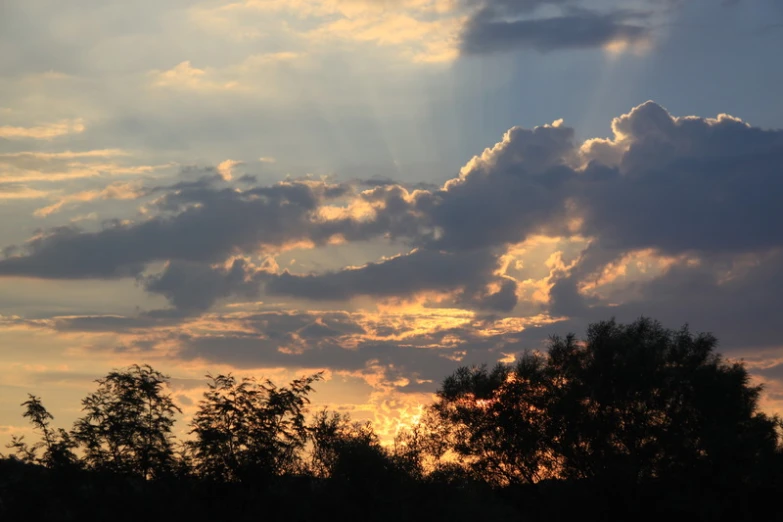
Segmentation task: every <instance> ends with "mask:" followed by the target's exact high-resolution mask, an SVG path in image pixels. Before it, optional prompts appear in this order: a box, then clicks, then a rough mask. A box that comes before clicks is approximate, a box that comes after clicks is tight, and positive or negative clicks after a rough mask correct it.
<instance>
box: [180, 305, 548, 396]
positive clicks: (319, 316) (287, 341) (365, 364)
mask: <svg viewBox="0 0 783 522" xmlns="http://www.w3.org/2000/svg"><path fill="white" fill-rule="evenodd" d="M241 324H242V327H243V328H242V331H241V332H240V331H227V332H224V331H222V332H221V333H220V335H219V336H211V335H208V334H207V335H186V336H182V337H180V338H179V342H180V344H181V346H182V349H181V351H180V352H179V354H178V357H181V358H183V359H186V360H188V359H192V358H200V359H204V360H206V361H213V362H220V363H228V364H232V365H234V366H236V367H239V368H262V367H269V366H286V367H289V368H317V367H325V368H330V369H332V370H337V371H350V372H361V371H365V370H368V371H369V370H370V369H375V368H380V369H381V371H383V372H384V374H385V378H384V380H385V381H386V382H387V383H390V382H393V381H396V380H397V379H398V378H399V377H405V378H407V379H409V381H411V382H410V384H408V385H407V386H402V387H400V388H399V389H400V390H401V391H405V392H416V391H434V390H435V388H436V387H437V385H438V384H439V383H440V380H441V379H442V378H443V377H445V376H446V375H448V374H449V373H451V371H453V370H454V369H456V368H457V366H459V365H460V364H480V363H482V362H487V361H492V360H497V359H499V358H500V357H502V353H519V352H521V351H523V350H524V349H525V348H526V346H524V345H523V344H522V343H521V342H520V338H519V334H518V333H517V332H511V333H500V334H492V335H486V334H482V333H480V332H479V331H478V330H477V328H478V327H479V326H481V324H480V323H479V324H475V325H471V326H466V327H458V328H448V329H443V330H439V331H435V332H431V333H421V332H414V331H412V330H410V329H409V328H407V327H405V326H401V325H399V324H393V323H389V324H388V325H387V328H386V332H385V333H383V334H381V333H380V332H379V329H378V328H377V327H378V326H379V325H374V330H373V333H374V335H373V336H368V335H364V334H365V333H366V332H365V330H364V328H363V327H362V326H361V325H360V324H359V322H358V317H357V316H353V315H351V314H346V313H342V312H334V313H329V312H327V313H316V312H313V313H278V312H269V313H262V314H256V315H253V316H250V317H247V318H245V319H244V320H242V321H241ZM488 326H491V324H488ZM314 329H317V330H319V334H318V335H315V336H308V335H307V333H308V332H312V330H314ZM384 337H389V339H384ZM395 337H396V338H399V337H404V341H399V340H394V338H395ZM447 338H448V339H451V340H453V339H459V340H460V342H459V343H458V344H456V345H455V344H454V343H453V342H451V343H449V344H448V345H446V343H445V340H446V339H447ZM437 345H440V346H442V347H441V348H433V347H432V346H437ZM346 346H350V348H347V347H346ZM531 347H536V346H531ZM292 348H293V349H292ZM417 380H425V381H426V380H431V381H432V382H431V383H423V384H419V383H417V382H416V381H417Z"/></svg>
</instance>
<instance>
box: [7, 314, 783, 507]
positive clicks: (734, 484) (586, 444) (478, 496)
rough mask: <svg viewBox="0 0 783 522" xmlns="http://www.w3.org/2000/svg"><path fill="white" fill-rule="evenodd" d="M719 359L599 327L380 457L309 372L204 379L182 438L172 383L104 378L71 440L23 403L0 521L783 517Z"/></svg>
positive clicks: (476, 392) (460, 373) (477, 370)
mask: <svg viewBox="0 0 783 522" xmlns="http://www.w3.org/2000/svg"><path fill="white" fill-rule="evenodd" d="M716 345H717V340H716V339H715V338H714V337H713V336H711V335H709V334H698V335H694V334H692V333H691V332H690V331H689V330H688V328H687V327H683V328H681V329H679V330H670V329H666V328H664V327H663V326H662V325H661V324H660V323H658V322H656V321H653V320H650V319H647V318H642V319H639V320H637V321H636V322H633V323H631V324H618V323H616V322H615V321H614V320H611V321H604V322H599V323H595V324H592V325H590V326H589V328H588V330H587V335H586V337H585V338H584V339H583V340H578V339H577V338H576V336H574V335H573V334H569V335H567V336H565V337H557V336H555V337H552V338H551V339H550V341H549V346H548V350H547V352H546V353H539V352H528V353H526V354H525V355H523V356H522V357H521V358H520V359H519V360H517V361H516V362H515V363H512V364H497V365H495V366H493V367H488V366H481V367H462V368H459V369H458V370H457V371H456V372H454V373H453V374H452V375H450V376H448V377H447V378H445V379H444V380H443V381H442V383H441V385H440V387H439V389H438V391H437V394H436V397H437V398H436V400H435V402H434V403H433V404H432V405H430V406H428V407H427V409H426V410H425V415H423V417H422V419H421V421H420V422H419V423H417V424H416V425H414V426H411V427H409V428H407V429H405V430H402V431H401V432H400V433H399V434H398V435H397V436H396V438H395V440H394V442H393V444H391V445H383V444H381V441H380V439H379V437H378V435H377V434H376V433H375V431H374V429H373V426H372V424H371V423H364V424H362V423H357V422H353V421H352V420H351V419H350V417H349V416H348V415H345V414H340V413H337V412H330V411H326V410H323V411H319V412H315V413H313V412H310V411H309V404H310V395H311V393H312V392H313V391H314V386H315V385H316V383H317V382H318V381H320V380H322V374H321V373H316V374H313V375H309V376H305V377H302V378H300V379H296V380H293V381H292V382H290V383H288V384H287V385H285V386H277V385H276V384H274V383H273V382H272V381H270V380H260V381H259V380H255V379H251V378H242V379H238V378H236V377H234V376H233V375H231V374H228V375H223V374H221V375H217V376H211V375H208V376H207V378H208V379H209V382H208V388H207V390H206V392H205V393H204V394H203V397H202V399H201V402H200V403H199V404H198V408H197V410H196V413H195V414H194V415H193V417H192V420H191V422H190V424H189V435H190V436H189V437H188V438H187V440H183V441H178V440H176V439H175V437H174V436H173V428H174V425H175V417H176V414H177V413H181V411H180V409H179V408H178V407H177V406H176V404H175V403H174V401H173V399H172V397H171V394H170V393H169V391H168V382H169V377H168V376H166V375H164V374H162V373H160V372H158V371H157V370H155V369H153V368H152V367H150V366H149V365H133V366H131V367H129V368H125V369H122V370H115V371H112V372H110V373H109V374H108V375H107V376H106V377H104V378H102V379H99V380H98V381H97V390H96V391H95V392H93V393H91V394H89V395H88V396H87V397H85V398H84V399H83V400H82V415H81V417H80V418H78V419H77V421H76V422H75V423H74V425H73V427H72V428H71V429H70V430H65V429H62V428H55V427H54V426H53V420H54V419H53V416H52V415H51V414H50V413H49V412H48V411H47V410H46V408H45V407H44V405H43V403H42V401H41V399H40V398H39V397H37V396H35V395H29V398H28V400H27V401H25V402H24V403H23V404H22V407H23V415H24V417H25V418H27V419H28V420H29V422H30V423H31V424H32V426H33V428H34V429H35V431H36V432H37V434H38V435H40V440H38V441H36V442H34V443H29V442H28V441H26V440H25V439H24V437H14V438H13V440H12V442H11V443H10V444H9V448H10V449H11V450H12V453H11V454H10V455H9V456H7V457H4V459H3V460H2V461H0V517H1V516H3V515H5V516H26V517H27V518H28V519H30V518H31V514H33V513H37V517H38V519H40V520H71V519H73V520H90V519H94V520H103V519H106V517H109V518H114V519H115V520H125V519H127V520H130V519H132V518H135V517H138V516H140V515H141V514H142V513H153V515H154V516H153V518H154V519H163V518H168V519H173V520H179V519H180V518H182V519H186V518H188V519H191V520H212V519H214V518H228V517H231V518H233V519H235V520H246V519H247V520H250V519H253V520H256V519H257V518H259V517H260V516H263V517H266V518H268V519H273V520H276V519H286V520H315V519H322V518H324V517H326V518H327V519H330V518H331V517H332V516H339V517H342V518H346V519H350V520H352V519H354V518H361V519H363V520H391V519H399V518H401V517H402V518H406V519H411V520H446V519H448V520H468V519H470V520H474V519H475V518H476V517H479V518H482V519H493V520H494V519H496V518H501V517H502V518H508V517H511V518H514V519H518V520H539V519H548V520H552V519H555V520H558V519H561V518H562V519H565V518H566V517H571V516H573V515H574V514H578V515H579V517H580V518H582V519H586V520H611V519H613V517H615V518H616V517H621V518H622V517H625V516H628V514H629V513H634V514H635V516H636V517H637V518H639V516H643V513H644V512H652V511H654V512H655V513H656V517H659V516H660V515H661V514H664V513H671V514H678V515H679V514H683V513H686V514H689V515H690V516H695V517H696V518H703V519H711V520H719V519H726V520H728V519H729V518H731V519H732V520H735V519H737V518H740V519H744V518H751V519H753V518H756V515H757V514H758V513H761V512H762V511H760V510H762V509H773V510H775V512H776V513H777V515H776V516H777V517H778V518H783V511H782V510H780V509H779V508H777V507H776V506H775V503H774V498H775V495H777V494H780V493H781V492H783V468H782V467H781V465H783V448H782V444H781V443H782V441H783V437H781V428H782V427H783V424H781V420H780V419H779V418H778V417H775V416H771V415H768V414H766V413H764V412H762V411H761V410H760V408H759V399H760V395H761V393H762V387H761V386H758V385H752V384H751V380H750V376H749V374H748V372H747V370H746V368H745V367H744V366H743V365H742V364H741V363H739V362H729V361H726V360H725V359H724V358H723V357H722V356H721V355H720V354H718V353H716V351H715V348H716ZM119 506H124V507H123V508H122V509H120V508H119ZM32 518H34V519H35V518H36V516H33V517H32ZM10 519H11V518H9V520H10Z"/></svg>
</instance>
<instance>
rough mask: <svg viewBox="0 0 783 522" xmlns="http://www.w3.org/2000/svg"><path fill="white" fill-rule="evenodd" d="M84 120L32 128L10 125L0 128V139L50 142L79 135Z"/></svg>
mask: <svg viewBox="0 0 783 522" xmlns="http://www.w3.org/2000/svg"><path fill="white" fill-rule="evenodd" d="M85 128H86V127H85V126H84V120H82V119H81V118H79V119H73V120H61V121H58V122H56V123H48V124H45V125H38V126H34V127H14V126H11V125H2V126H0V138H6V139H25V138H27V139H36V140H51V139H53V138H57V137H59V136H64V135H66V134H79V133H81V132H84V129H85Z"/></svg>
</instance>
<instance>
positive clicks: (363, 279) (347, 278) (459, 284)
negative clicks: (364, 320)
mask: <svg viewBox="0 0 783 522" xmlns="http://www.w3.org/2000/svg"><path fill="white" fill-rule="evenodd" d="M496 268H497V257H496V256H495V255H493V254H492V253H491V252H489V251H480V250H478V251H472V252H468V253H449V252H442V251H433V250H415V251H413V252H411V253H409V254H405V255H400V256H396V257H393V258H391V259H388V260H385V261H381V262H378V263H369V264H367V265H364V266H361V267H358V268H350V269H344V270H340V271H338V272H331V273H323V274H314V275H313V274H311V275H292V274H290V273H289V272H288V271H284V272H283V273H281V274H276V275H270V276H268V279H267V282H266V287H265V288H266V292H267V293H268V294H270V295H285V296H289V297H298V298H306V299H311V300H316V301H318V300H348V299H351V298H354V297H357V296H370V297H376V298H391V297H409V296H411V295H415V294H417V293H424V292H454V291H456V290H458V291H459V293H458V295H457V299H458V300H459V301H460V302H461V303H462V304H465V305H467V306H469V307H473V306H477V307H479V308H487V309H499V310H503V311H509V310H511V309H512V308H513V307H514V305H516V294H515V290H516V285H515V284H514V282H513V281H510V280H507V281H501V282H500V285H499V286H500V288H498V289H496V290H495V291H489V290H487V289H486V287H487V285H488V284H489V283H490V282H495V281H497V280H498V278H497V277H495V276H494V272H495V270H496Z"/></svg>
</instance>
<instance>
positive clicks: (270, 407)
mask: <svg viewBox="0 0 783 522" xmlns="http://www.w3.org/2000/svg"><path fill="white" fill-rule="evenodd" d="M207 377H208V378H210V379H211V380H212V382H210V383H209V389H208V390H207V391H206V392H205V393H204V398H203V400H202V401H201V402H200V404H199V410H198V411H197V412H196V414H195V415H194V417H193V421H192V423H191V428H192V429H191V433H193V434H194V435H195V440H193V441H192V442H190V443H189V446H190V448H191V450H192V456H193V464H194V468H195V471H196V473H197V474H198V475H200V476H202V477H206V478H209V479H211V480H220V481H227V482H234V481H243V480H248V479H259V478H264V477H269V476H273V475H278V474H281V473H284V472H290V471H294V470H296V469H297V467H298V466H299V464H300V456H299V452H300V450H301V449H302V448H303V447H304V445H305V444H306V442H307V437H308V430H307V425H306V422H305V413H306V411H307V405H308V404H309V402H310V401H309V398H308V394H309V393H310V392H311V391H312V384H313V383H314V382H316V381H319V380H321V379H322V374H321V373H317V374H315V375H311V376H309V377H304V378H301V379H296V380H294V381H292V382H291V384H290V385H289V386H288V387H281V388H278V387H277V386H275V385H274V383H272V382H271V381H270V380H266V381H264V382H263V383H258V382H256V381H255V380H254V379H249V378H245V379H242V380H241V381H239V382H237V380H236V379H235V378H234V377H233V376H231V375H230V374H229V375H218V376H217V377H212V376H211V375H208V376H207Z"/></svg>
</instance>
